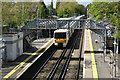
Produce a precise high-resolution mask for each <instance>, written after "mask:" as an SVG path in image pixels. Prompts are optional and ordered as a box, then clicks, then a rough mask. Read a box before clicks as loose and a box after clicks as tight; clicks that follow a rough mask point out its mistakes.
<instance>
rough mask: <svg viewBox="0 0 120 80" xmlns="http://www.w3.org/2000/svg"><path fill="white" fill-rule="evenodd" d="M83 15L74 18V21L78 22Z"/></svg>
mask: <svg viewBox="0 0 120 80" xmlns="http://www.w3.org/2000/svg"><path fill="white" fill-rule="evenodd" d="M84 16H85V15H81V16H78V17H76V18H75V20H79V19H80V18H82V17H84Z"/></svg>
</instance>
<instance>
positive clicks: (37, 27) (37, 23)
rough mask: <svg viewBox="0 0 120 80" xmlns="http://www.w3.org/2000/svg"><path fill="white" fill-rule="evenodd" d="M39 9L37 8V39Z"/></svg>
mask: <svg viewBox="0 0 120 80" xmlns="http://www.w3.org/2000/svg"><path fill="white" fill-rule="evenodd" d="M38 11H39V9H37V39H38Z"/></svg>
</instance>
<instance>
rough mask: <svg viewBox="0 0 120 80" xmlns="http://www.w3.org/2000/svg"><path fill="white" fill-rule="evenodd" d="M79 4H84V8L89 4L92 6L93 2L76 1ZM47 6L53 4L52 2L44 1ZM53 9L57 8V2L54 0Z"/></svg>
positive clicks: (89, 0)
mask: <svg viewBox="0 0 120 80" xmlns="http://www.w3.org/2000/svg"><path fill="white" fill-rule="evenodd" d="M76 1H77V2H78V3H79V4H83V5H84V6H87V5H88V4H90V3H91V2H92V0H76ZM44 2H45V4H46V5H50V4H51V0H44ZM53 2H54V3H53V7H54V8H55V6H56V0H53Z"/></svg>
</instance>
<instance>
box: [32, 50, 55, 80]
mask: <svg viewBox="0 0 120 80" xmlns="http://www.w3.org/2000/svg"><path fill="white" fill-rule="evenodd" d="M56 50H57V49H55V50H54V51H53V52H52V54H51V55H50V57H49V58H48V59H47V60H46V61H45V63H44V64H43V65H42V66H41V67H40V68H39V70H38V71H37V72H36V74H35V75H34V76H33V78H32V80H35V78H36V77H37V75H38V74H39V73H40V71H41V70H42V69H43V68H44V66H45V65H46V64H47V63H48V61H49V60H50V59H51V58H52V56H53V55H54V53H55V52H56Z"/></svg>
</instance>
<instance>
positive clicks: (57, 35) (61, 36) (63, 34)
mask: <svg viewBox="0 0 120 80" xmlns="http://www.w3.org/2000/svg"><path fill="white" fill-rule="evenodd" d="M55 38H56V39H64V38H66V33H55Z"/></svg>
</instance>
